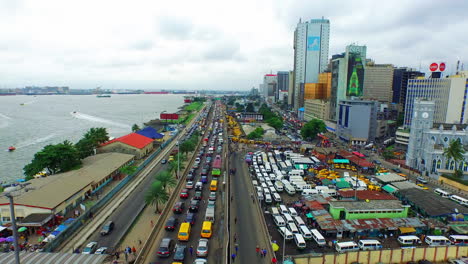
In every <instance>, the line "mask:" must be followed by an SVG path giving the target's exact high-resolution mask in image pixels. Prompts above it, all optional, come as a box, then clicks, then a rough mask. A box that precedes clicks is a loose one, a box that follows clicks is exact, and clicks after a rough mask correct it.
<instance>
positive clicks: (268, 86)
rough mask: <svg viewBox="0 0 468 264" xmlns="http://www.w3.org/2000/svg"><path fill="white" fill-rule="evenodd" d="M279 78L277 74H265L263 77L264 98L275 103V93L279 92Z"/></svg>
mask: <svg viewBox="0 0 468 264" xmlns="http://www.w3.org/2000/svg"><path fill="white" fill-rule="evenodd" d="M277 82H278V78H277V75H276V74H265V76H263V86H262V87H263V93H262V95H263V97H265V99H267V100H271V101H272V102H274V101H275V100H274V98H275V92H276V90H277Z"/></svg>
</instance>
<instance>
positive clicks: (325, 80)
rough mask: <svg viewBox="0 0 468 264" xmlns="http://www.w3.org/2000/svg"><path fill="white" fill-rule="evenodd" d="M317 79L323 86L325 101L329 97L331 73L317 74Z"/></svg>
mask: <svg viewBox="0 0 468 264" xmlns="http://www.w3.org/2000/svg"><path fill="white" fill-rule="evenodd" d="M318 78H319V79H318V82H319V83H322V84H323V85H324V89H325V91H324V96H325V99H329V98H330V95H331V78H332V74H331V72H322V73H320V74H319V76H318Z"/></svg>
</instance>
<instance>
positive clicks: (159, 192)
mask: <svg viewBox="0 0 468 264" xmlns="http://www.w3.org/2000/svg"><path fill="white" fill-rule="evenodd" d="M168 200H169V194H168V193H167V192H166V190H164V188H163V185H162V183H161V182H160V181H154V182H153V183H152V184H151V188H150V189H149V190H148V191H147V192H146V193H145V203H146V204H147V205H156V211H155V213H159V207H158V205H159V204H164V203H166V202H167V201H168Z"/></svg>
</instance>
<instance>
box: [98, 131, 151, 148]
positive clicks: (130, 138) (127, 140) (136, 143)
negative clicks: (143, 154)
mask: <svg viewBox="0 0 468 264" xmlns="http://www.w3.org/2000/svg"><path fill="white" fill-rule="evenodd" d="M114 142H121V143H124V144H126V145H129V146H131V147H134V148H137V149H142V148H144V147H146V146H147V145H149V144H151V143H152V142H153V139H151V138H148V137H145V136H142V135H140V134H137V133H131V134H128V135H125V136H123V137H119V138H116V139H113V140H110V141H107V142H105V143H103V144H101V146H107V145H109V144H112V143H114Z"/></svg>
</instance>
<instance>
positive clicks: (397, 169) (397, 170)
mask: <svg viewBox="0 0 468 264" xmlns="http://www.w3.org/2000/svg"><path fill="white" fill-rule="evenodd" d="M392 171H394V172H396V173H402V171H401V170H400V169H399V168H393V169H392Z"/></svg>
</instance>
